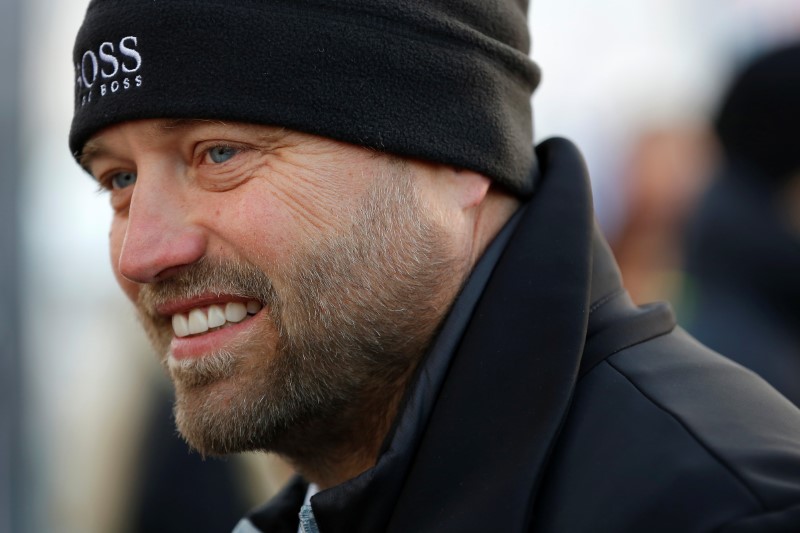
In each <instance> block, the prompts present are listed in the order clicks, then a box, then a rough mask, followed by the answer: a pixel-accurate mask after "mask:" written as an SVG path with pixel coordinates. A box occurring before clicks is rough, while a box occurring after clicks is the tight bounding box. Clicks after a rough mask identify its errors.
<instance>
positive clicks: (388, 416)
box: [279, 365, 416, 490]
mask: <svg viewBox="0 0 800 533" xmlns="http://www.w3.org/2000/svg"><path fill="white" fill-rule="evenodd" d="M415 368H416V365H414V366H412V367H411V368H409V371H408V372H407V373H406V374H405V375H404V376H402V378H401V379H400V380H398V381H397V383H396V384H395V386H394V387H391V388H390V389H389V391H388V393H387V389H386V388H385V387H382V388H381V389H380V390H372V391H367V392H366V393H365V394H364V395H363V398H362V399H361V401H359V402H358V403H357V405H353V406H352V407H350V408H347V409H345V410H343V412H341V414H340V415H339V416H337V419H336V420H333V421H332V420H330V419H326V420H319V421H315V422H313V423H311V424H308V425H307V426H306V427H305V428H304V431H302V432H298V433H296V437H295V438H292V442H287V443H286V446H285V449H286V450H290V451H286V452H285V453H284V452H281V451H280V450H279V453H281V455H282V456H283V457H284V458H285V459H286V460H287V461H288V462H289V463H290V464H291V465H292V466H293V467H294V469H295V470H297V471H298V472H299V473H300V474H301V475H302V476H303V477H304V478H305V479H306V480H307V481H309V482H310V483H315V484H316V485H317V486H319V488H320V489H322V490H324V489H327V488H330V487H333V486H335V485H339V484H341V483H344V482H345V481H348V480H350V479H352V478H354V477H356V476H358V475H359V474H361V473H363V472H364V471H366V470H368V469H370V468H372V467H373V466H375V463H376V462H377V460H378V456H379V453H380V449H381V446H382V444H383V441H384V439H385V438H386V436H387V435H388V433H389V430H390V428H391V425H392V422H393V421H394V419H395V418H396V416H397V414H398V410H399V406H400V403H401V400H402V398H403V396H404V394H405V390H406V388H407V386H408V384H409V381H410V379H411V376H412V375H413V370H414V369H415ZM307 443H313V445H311V446H309V445H308V444H307Z"/></svg>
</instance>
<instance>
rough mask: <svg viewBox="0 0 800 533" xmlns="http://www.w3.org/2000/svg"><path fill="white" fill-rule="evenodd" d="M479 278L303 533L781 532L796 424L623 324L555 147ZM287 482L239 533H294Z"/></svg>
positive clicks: (688, 354)
mask: <svg viewBox="0 0 800 533" xmlns="http://www.w3.org/2000/svg"><path fill="white" fill-rule="evenodd" d="M538 157H539V161H540V163H541V166H542V169H543V177H542V180H541V182H540V183H539V186H538V191H537V193H536V194H535V196H534V197H533V199H532V200H531V201H530V202H529V203H528V205H527V206H526V207H525V209H524V212H523V213H521V214H520V215H519V216H518V220H516V227H512V226H513V224H512V226H509V228H510V229H509V228H507V229H506V230H504V232H505V233H510V232H511V231H512V230H513V235H510V239H509V240H508V242H507V243H503V242H502V241H503V239H504V238H506V237H505V236H504V234H502V233H501V235H500V237H499V244H498V243H495V244H493V245H492V246H491V247H490V248H489V250H488V251H487V254H486V256H485V257H484V258H483V259H482V260H481V262H479V264H478V265H477V266H476V269H475V270H474V271H473V275H472V276H471V277H470V279H469V280H468V282H467V284H466V285H465V287H464V289H463V290H462V293H461V295H460V296H459V298H458V300H457V301H456V303H455V305H454V307H453V309H452V311H451V313H450V315H449V316H448V318H447V319H446V321H445V323H444V325H443V327H442V330H441V333H440V334H439V336H438V337H437V339H436V341H435V342H434V344H433V345H432V346H431V348H430V350H429V353H428V354H427V357H426V360H425V361H424V362H423V364H422V366H421V370H420V372H419V373H418V375H417V377H416V379H415V381H414V383H413V384H412V386H411V388H410V392H409V394H408V396H407V398H406V401H405V405H404V407H403V409H402V411H401V413H400V415H399V416H398V419H397V421H396V423H395V426H394V428H393V431H392V432H391V434H390V435H389V437H387V440H386V443H385V446H384V450H383V452H382V454H381V456H380V458H379V460H378V463H377V465H376V466H375V467H374V468H372V469H370V470H368V471H367V472H365V473H363V474H362V475H360V476H358V477H357V478H355V479H353V480H350V481H348V482H346V483H344V484H342V485H339V486H337V487H334V488H332V489H329V490H326V491H323V492H320V493H319V494H317V495H316V496H314V497H313V498H312V500H311V502H312V507H313V509H314V515H315V517H316V520H317V523H318V525H319V527H320V531H321V532H322V533H333V532H342V533H345V532H346V533H357V532H364V533H366V532H370V533H375V532H381V531H390V532H397V533H421V532H437V533H445V532H503V533H509V532H520V531H536V532H542V533H544V532H558V533H569V532H593V533H594V532H605V531H608V532H645V531H646V532H660V531H663V532H694V531H723V532H726V533H728V532H740V531H742V532H743V531H753V532H755V531H758V532H763V531H786V532H789V531H794V532H797V531H800V411H798V410H797V409H796V408H795V407H794V406H793V405H792V404H791V403H790V402H788V401H787V400H786V399H785V398H783V397H781V396H780V395H779V394H777V393H776V392H775V391H774V390H773V389H771V388H770V387H769V386H768V385H767V384H766V383H765V382H764V381H763V380H761V379H760V378H758V377H757V376H755V375H754V374H753V373H751V372H750V371H747V370H745V369H743V368H742V367H740V366H738V365H736V364H734V363H732V362H730V361H728V360H727V359H725V358H723V357H721V356H719V355H717V354H715V353H713V352H711V351H709V350H708V349H706V348H704V347H703V346H701V345H700V344H698V343H697V342H695V341H694V340H692V339H691V338H690V337H689V336H688V335H686V334H685V333H684V332H683V331H681V330H680V329H679V328H676V327H675V322H674V319H673V317H672V314H671V312H670V310H669V309H668V308H667V307H666V306H664V305H655V306H649V307H644V308H636V307H634V306H633V304H632V303H631V301H630V299H629V298H628V296H627V293H626V292H625V291H624V290H623V289H622V286H621V281H620V277H619V273H618V271H617V268H616V265H615V263H614V261H613V258H612V257H611V255H610V252H609V251H608V248H607V246H606V244H605V242H604V241H603V239H602V238H601V237H600V236H599V234H598V233H597V232H596V231H595V230H594V224H593V215H592V209H591V198H590V191H589V188H588V181H587V179H586V172H585V169H584V167H583V163H582V160H581V157H580V155H579V154H578V152H577V150H576V149H575V148H574V147H573V146H572V145H571V144H570V143H568V142H566V141H564V140H551V141H548V142H546V143H544V144H543V145H542V146H540V147H539V149H538ZM304 492H305V484H304V482H303V481H302V480H300V479H296V480H295V481H294V482H293V483H291V484H290V485H289V486H288V487H287V488H286V490H284V491H283V492H282V493H281V494H280V495H278V496H277V497H276V498H275V499H274V500H273V501H272V502H270V504H268V505H267V506H266V507H264V508H262V509H260V510H258V511H256V512H254V513H253V514H251V515H250V517H249V519H250V522H251V523H252V525H254V526H256V527H257V528H259V529H261V530H263V531H268V532H279V533H283V532H287V533H295V532H296V531H297V512H298V510H299V508H300V505H301V503H302V498H303V494H304Z"/></svg>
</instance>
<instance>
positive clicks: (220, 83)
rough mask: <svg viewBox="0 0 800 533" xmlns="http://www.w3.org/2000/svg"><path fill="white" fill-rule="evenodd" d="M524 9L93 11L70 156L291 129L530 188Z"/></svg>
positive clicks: (138, 2)
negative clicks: (99, 144) (139, 134)
mask: <svg viewBox="0 0 800 533" xmlns="http://www.w3.org/2000/svg"><path fill="white" fill-rule="evenodd" d="M527 4H528V2H527V0H461V1H459V2H452V1H450V0H418V1H414V2H409V1H408V0H227V1H226V2H220V1H218V0H92V2H91V3H90V4H89V8H88V10H87V13H86V17H85V19H84V22H83V26H82V27H81V29H80V31H79V33H78V37H77V40H76V43H75V50H74V54H73V57H74V64H75V75H76V76H75V79H76V92H75V114H74V116H73V120H72V129H71V131H70V149H71V150H72V152H73V154H74V155H75V157H79V156H80V153H81V151H82V150H83V146H84V144H85V143H86V141H87V140H88V139H89V138H90V137H91V136H92V135H94V134H95V133H97V132H98V131H99V130H101V129H102V128H105V127H107V126H109V125H111V124H115V123H119V122H123V121H127V120H136V119H144V118H207V119H220V120H232V121H242V122H251V123H260V124H272V125H279V126H285V127H288V128H291V129H296V130H299V131H304V132H308V133H314V134H318V135H323V136H326V137H331V138H334V139H338V140H341V141H346V142H350V143H354V144H359V145H362V146H368V147H371V148H375V149H378V150H382V151H386V152H389V153H394V154H398V155H402V156H407V157H414V158H420V159H426V160H431V161H437V162H441V163H445V164H450V165H453V166H457V167H462V168H468V169H472V170H475V171H477V172H480V173H482V174H485V175H487V176H488V177H490V178H493V179H494V180H496V181H497V182H499V183H501V184H503V185H504V186H505V187H506V188H508V189H509V190H511V191H512V192H514V193H516V194H519V195H526V194H529V193H530V192H531V191H532V188H533V171H534V167H535V160H534V155H533V148H532V136H533V131H532V125H531V108H530V97H531V94H532V92H533V90H534V88H535V87H536V85H537V83H538V81H539V71H538V69H537V67H536V66H535V65H534V63H532V62H531V61H530V59H529V58H528V55H527V54H528V49H529V36H528V29H527V22H526V12H527Z"/></svg>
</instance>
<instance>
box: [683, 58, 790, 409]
mask: <svg viewBox="0 0 800 533" xmlns="http://www.w3.org/2000/svg"><path fill="white" fill-rule="evenodd" d="M799 122H800V42H795V43H792V44H790V45H786V46H783V47H781V48H778V49H776V50H772V51H770V52H768V53H766V54H764V55H763V56H761V57H758V58H756V59H755V60H753V61H752V62H751V63H750V64H748V65H747V66H746V67H745V68H744V69H743V70H742V72H740V73H739V74H738V75H737V76H736V77H735V79H734V81H733V83H732V84H731V87H730V88H729V89H728V91H727V93H726V95H725V98H724V99H723V102H722V105H721V106H720V111H719V113H718V116H717V118H716V121H715V124H716V130H717V135H718V137H719V140H720V144H721V146H722V151H723V155H724V157H723V160H722V162H721V165H720V168H719V169H718V171H717V176H716V180H715V181H714V183H713V185H712V186H711V188H710V189H709V190H708V191H707V193H706V194H705V196H704V198H703V201H702V203H701V205H700V209H699V210H698V211H697V213H696V214H695V216H694V220H693V221H692V224H691V226H690V230H691V231H690V234H689V239H688V254H687V255H688V257H687V270H688V274H689V276H688V280H689V282H690V283H689V284H688V286H687V289H688V291H687V292H688V297H687V298H686V301H687V302H688V305H687V309H686V310H685V311H686V313H685V316H687V317H688V318H689V320H688V321H687V323H686V326H687V329H688V330H689V331H690V332H692V334H693V335H695V336H696V337H697V338H698V339H699V340H701V341H702V342H703V343H705V344H707V345H708V346H709V347H711V348H713V349H715V350H719V351H721V352H722V353H724V354H725V355H726V356H728V357H730V358H731V359H733V360H734V361H736V362H738V363H741V364H742V365H744V366H746V367H747V368H750V369H752V370H754V371H755V372H756V373H758V374H759V375H760V376H761V377H763V378H764V379H766V380H767V381H768V382H769V383H770V384H771V385H772V386H773V387H775V388H776V389H777V390H779V391H780V392H781V394H783V395H784V396H786V397H787V398H788V399H789V400H791V401H792V402H794V404H795V405H800V380H798V379H797V377H798V376H800V276H798V272H800V153H798V151H797V148H796V137H795V133H794V132H795V129H796V128H797V124H798V123H799Z"/></svg>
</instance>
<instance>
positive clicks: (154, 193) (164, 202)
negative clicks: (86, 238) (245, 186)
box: [118, 167, 206, 283]
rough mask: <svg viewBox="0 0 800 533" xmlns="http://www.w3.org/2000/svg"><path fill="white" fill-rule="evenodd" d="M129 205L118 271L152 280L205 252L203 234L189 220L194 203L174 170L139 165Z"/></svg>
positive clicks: (132, 278)
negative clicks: (154, 170) (159, 170)
mask: <svg viewBox="0 0 800 533" xmlns="http://www.w3.org/2000/svg"><path fill="white" fill-rule="evenodd" d="M133 187H134V189H133V193H132V196H131V202H130V205H129V208H128V216H127V225H126V227H125V237H124V240H123V244H122V249H121V251H120V255H119V259H118V260H119V265H118V266H119V273H120V274H121V275H122V276H123V277H125V278H126V279H128V280H130V281H133V282H136V283H153V282H155V281H159V280H162V279H165V278H167V277H169V276H170V275H171V274H172V273H174V272H178V271H179V270H180V269H181V267H185V266H187V265H190V264H192V263H194V262H196V261H198V260H199V259H200V258H202V257H203V255H204V254H205V251H206V236H205V233H204V232H203V230H202V228H201V227H199V226H198V225H197V224H193V223H192V222H191V220H192V215H193V211H192V210H193V209H195V208H196V206H193V205H192V203H191V202H190V201H189V199H188V198H187V197H186V192H185V191H184V190H183V187H182V186H181V184H180V180H179V179H176V178H175V176H169V175H165V173H163V172H162V173H161V174H158V173H156V172H149V171H148V172H145V169H142V168H141V167H140V168H139V173H138V177H137V181H136V184H135V185H134V186H133Z"/></svg>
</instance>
